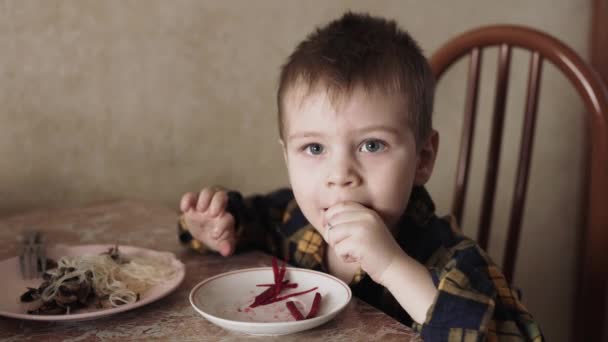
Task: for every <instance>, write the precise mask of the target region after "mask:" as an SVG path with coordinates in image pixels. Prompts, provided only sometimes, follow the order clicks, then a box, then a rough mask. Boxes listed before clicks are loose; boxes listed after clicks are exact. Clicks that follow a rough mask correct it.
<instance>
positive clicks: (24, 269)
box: [19, 231, 46, 279]
mask: <svg viewBox="0 0 608 342" xmlns="http://www.w3.org/2000/svg"><path fill="white" fill-rule="evenodd" d="M19 269H20V271H21V276H22V277H23V278H24V279H31V278H36V277H38V276H39V275H40V274H41V273H44V272H45V271H46V250H45V244H44V237H43V235H42V233H41V232H38V231H28V232H25V233H24V234H23V235H22V238H21V248H20V251H19Z"/></svg>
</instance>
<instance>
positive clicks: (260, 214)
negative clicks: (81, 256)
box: [178, 187, 544, 342]
mask: <svg viewBox="0 0 608 342" xmlns="http://www.w3.org/2000/svg"><path fill="white" fill-rule="evenodd" d="M229 198H230V200H229V207H228V210H229V211H230V212H231V213H232V214H233V215H234V216H235V219H236V222H237V236H238V244H237V251H239V250H245V249H248V248H256V249H261V250H264V251H266V252H267V253H270V254H272V255H275V256H277V257H279V258H282V259H285V260H287V261H289V262H290V263H291V264H292V265H294V266H297V267H303V268H308V269H315V270H319V271H325V272H327V267H326V265H325V253H326V250H327V245H326V243H325V241H324V240H323V237H322V236H321V235H320V234H319V233H318V232H317V231H316V229H315V228H314V227H313V226H311V225H310V223H309V222H308V221H307V220H306V218H305V217H304V215H303V214H302V212H301V211H300V210H299V207H298V206H297V204H296V202H295V200H294V198H293V193H292V192H291V190H289V189H282V190H279V191H276V192H274V193H271V194H269V195H265V196H252V197H248V198H243V197H242V196H241V195H240V194H238V193H236V192H231V193H229ZM178 233H179V239H180V241H181V242H182V243H183V244H186V245H188V246H189V247H190V248H192V249H195V250H197V251H201V252H207V251H208V250H207V249H206V248H205V247H204V246H203V245H202V244H201V243H200V242H198V241H197V240H196V239H193V238H192V236H191V235H190V234H189V233H188V230H187V229H186V228H185V222H184V221H183V219H181V218H180V221H179V222H178ZM395 239H396V241H397V242H398V243H399V244H400V245H401V247H402V248H403V249H404V251H405V252H406V253H408V255H410V256H411V257H413V258H415V259H416V260H418V261H419V262H420V263H422V264H424V265H425V266H426V267H427V268H428V270H429V272H430V273H431V276H432V277H433V280H434V282H435V285H436V286H437V289H438V295H437V297H436V299H435V302H434V303H433V305H432V306H431V308H430V309H429V311H428V313H427V318H426V321H425V322H424V323H422V324H417V323H415V322H413V321H412V320H411V318H410V317H409V315H408V314H407V312H405V310H403V308H401V306H400V305H399V303H398V302H397V301H396V300H395V299H394V298H393V296H392V295H391V294H390V292H389V291H387V290H386V289H385V288H383V287H382V286H380V285H378V284H376V283H374V282H373V281H372V280H371V278H370V277H369V276H367V275H366V274H365V272H363V271H362V270H359V271H358V272H357V273H356V274H355V276H354V277H353V279H352V281H351V283H350V286H351V288H352V289H353V293H354V294H355V295H356V296H358V297H359V298H361V299H362V300H364V301H366V302H368V303H370V304H371V305H373V306H375V307H377V308H378V309H380V310H382V311H384V312H386V313H387V314H389V315H391V316H393V317H394V318H395V319H398V320H400V321H401V322H403V323H404V324H407V325H411V326H412V327H414V328H415V329H416V330H418V331H419V332H420V334H421V336H422V337H423V339H424V340H427V341H448V342H452V341H454V342H455V341H458V342H460V341H535V342H537V341H543V340H544V339H543V336H542V333H541V331H540V328H539V326H538V324H537V323H536V322H535V321H534V319H533V317H532V316H531V315H530V314H529V313H528V311H527V310H526V308H525V307H524V306H523V305H522V303H521V301H520V299H519V297H518V295H517V292H516V291H515V290H514V289H512V288H511V287H510V286H509V284H508V283H507V281H506V280H505V278H504V276H503V275H502V273H501V272H500V270H499V269H498V268H497V267H496V266H495V265H494V263H493V262H492V261H491V260H490V258H489V257H488V256H487V254H486V253H485V252H484V251H483V250H481V249H480V248H479V246H477V244H476V243H475V242H474V241H472V240H470V239H468V238H466V237H464V236H463V235H462V234H461V233H460V229H459V228H458V227H457V226H456V225H455V221H454V220H453V219H451V218H450V217H445V218H439V217H437V216H436V215H435V207H434V204H433V202H432V200H431V198H430V196H429V195H428V193H427V192H426V190H425V189H424V188H422V187H415V188H414V189H413V190H412V195H411V198H410V201H409V203H408V207H407V209H406V212H405V213H404V214H403V217H402V219H401V221H400V223H399V229H398V230H397V233H396V236H395Z"/></svg>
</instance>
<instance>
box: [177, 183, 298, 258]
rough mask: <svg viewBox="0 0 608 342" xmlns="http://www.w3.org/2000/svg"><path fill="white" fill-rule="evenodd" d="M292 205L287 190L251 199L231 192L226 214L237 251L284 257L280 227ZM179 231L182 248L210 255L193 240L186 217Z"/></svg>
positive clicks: (198, 242)
mask: <svg viewBox="0 0 608 342" xmlns="http://www.w3.org/2000/svg"><path fill="white" fill-rule="evenodd" d="M293 202H294V200H293V192H292V191H291V190H290V189H286V188H285V189H280V190H277V191H275V192H272V193H270V194H266V195H252V196H249V197H243V196H242V195H241V194H240V193H239V192H236V191H229V192H228V206H227V211H228V212H229V213H230V214H232V215H233V217H234V219H235V229H236V235H237V246H236V250H237V251H241V250H245V249H258V250H263V251H266V252H268V253H271V254H274V255H280V254H283V253H282V251H280V249H281V246H282V244H281V241H282V240H283V239H284V237H283V236H282V234H281V229H280V224H281V223H282V222H283V221H284V220H285V217H286V213H287V211H288V210H290V208H291V207H292V206H293ZM177 230H178V238H179V241H180V242H181V243H182V244H183V245H186V246H188V247H189V248H191V249H193V250H196V251H198V252H201V253H205V252H209V249H208V248H207V247H206V246H205V245H203V243H201V242H200V241H198V240H197V239H195V238H194V237H192V235H191V234H190V232H189V231H188V229H187V227H186V222H185V220H184V216H183V215H182V216H180V218H179V220H178V223H177Z"/></svg>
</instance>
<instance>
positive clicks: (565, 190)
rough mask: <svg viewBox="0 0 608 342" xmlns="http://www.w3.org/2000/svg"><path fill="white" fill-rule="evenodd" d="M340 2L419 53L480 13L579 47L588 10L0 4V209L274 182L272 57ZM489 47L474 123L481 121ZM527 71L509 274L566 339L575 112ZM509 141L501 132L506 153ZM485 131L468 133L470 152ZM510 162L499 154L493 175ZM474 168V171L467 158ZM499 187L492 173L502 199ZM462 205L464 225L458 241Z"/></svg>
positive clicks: (548, 329) (448, 155) (444, 97)
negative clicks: (372, 17)
mask: <svg viewBox="0 0 608 342" xmlns="http://www.w3.org/2000/svg"><path fill="white" fill-rule="evenodd" d="M456 3H458V5H456ZM346 9H353V10H365V11H370V12H371V13H373V14H378V15H385V16H388V17H391V18H395V19H397V20H398V22H399V23H400V24H402V26H403V27H405V28H406V29H408V30H410V31H411V33H412V34H413V35H414V36H415V37H417V39H418V40H419V42H420V44H421V45H422V47H423V48H424V49H425V51H426V52H427V54H429V55H430V54H431V53H432V52H434V51H435V50H436V49H437V48H438V47H439V46H440V44H442V43H443V42H445V41H446V40H447V39H448V38H450V37H451V36H453V35H455V34H457V33H459V32H462V31H464V30H466V29H469V28H473V27H476V26H479V25H483V24H493V23H519V24H525V25H530V26H533V27H536V28H539V29H542V30H545V31H548V32H550V33H551V34H553V35H555V36H557V37H559V38H560V39H562V40H563V41H565V42H566V43H567V44H569V45H570V46H572V47H574V48H575V50H577V51H578V52H580V53H581V54H583V56H585V57H586V52H587V36H588V26H589V14H590V13H589V12H590V6H589V4H588V3H587V1H578V0H538V1H534V2H532V1H527V0H518V1H508V2H507V1H482V0H466V1H458V2H454V1H448V0H445V1H422V0H419V1H414V0H409V1H375V2H371V1H332V2H326V1H320V0H317V1H307V2H303V1H302V2H300V1H279V0H273V1H256V2H252V1H194V0H179V1H169V0H166V1H160V0H156V1H155V0H140V1H126V0H125V1H122V0H120V1H119V0H105V1H102V0H98V1H92V0H91V1H77V0H73V1H68V0H65V1H58V0H55V1H33V0H15V1H8V0H0V104H1V106H0V156H2V159H3V161H2V167H1V168H0V214H11V213H15V212H20V211H24V210H28V209H31V208H37V207H49V206H50V207H55V206H59V207H63V206H75V205H80V204H83V203H89V202H93V201H98V200H105V199H111V198H121V197H130V198H141V199H148V200H153V201H160V202H162V203H165V204H166V205H169V206H172V207H177V201H178V198H179V196H180V194H181V193H183V192H184V191H187V190H196V189H199V188H200V187H201V186H202V185H204V184H212V183H218V184H223V185H225V186H228V187H231V188H237V189H241V190H242V191H244V192H245V193H251V192H266V191H269V190H271V189H274V188H276V187H278V186H283V185H286V184H287V178H286V172H285V170H284V169H283V164H282V157H281V154H280V150H279V146H278V144H277V143H276V141H277V134H276V129H275V126H276V124H275V102H274V91H275V86H276V79H277V75H278V67H279V66H280V65H281V63H282V62H283V60H284V59H285V58H286V56H287V55H288V53H289V52H290V50H291V49H292V48H293V47H294V46H295V44H296V43H297V42H298V41H299V40H300V39H301V38H303V37H304V35H305V34H307V33H308V32H309V31H310V30H311V29H312V28H313V27H315V26H316V25H319V24H322V23H324V22H326V21H327V20H329V19H331V18H334V17H336V16H338V15H340V14H341V13H342V12H343V11H344V10H346ZM492 56H494V55H492V54H488V55H487V58H486V61H487V63H486V66H487V68H488V69H487V70H488V71H489V72H487V73H486V74H485V75H484V77H483V82H484V83H483V84H484V87H485V88H486V94H488V96H487V97H486V98H485V99H484V100H483V101H482V103H481V112H482V113H485V114H484V117H482V118H480V122H479V125H480V126H481V127H489V126H488V125H489V121H488V120H487V117H488V115H487V114H488V113H489V109H490V108H491V99H490V98H491V93H492V89H493V83H492V82H493V79H492V78H491V77H490V76H489V75H490V74H491V73H492V72H493V71H494V68H495V62H494V58H493V57H492ZM515 57H516V58H515V65H514V68H516V67H517V66H518V65H524V66H525V64H526V63H527V57H526V56H525V55H523V54H516V55H515ZM463 75H464V68H463V66H462V65H461V66H459V67H458V68H457V70H456V71H455V72H453V73H450V74H448V75H447V77H446V78H445V79H444V80H443V81H442V83H441V85H440V87H439V89H438V97H437V101H438V103H437V107H436V119H435V122H436V126H437V128H438V129H439V131H440V133H441V140H442V141H441V149H440V155H439V156H440V161H439V163H438V166H437V171H436V174H435V175H434V178H433V179H432V181H431V184H430V185H429V188H430V190H431V191H432V193H433V195H434V196H435V197H436V200H437V204H438V207H439V208H440V211H441V212H446V211H447V210H448V208H449V204H450V192H451V190H452V184H453V174H454V164H455V158H456V154H455V151H456V150H455V148H454V146H455V143H456V140H457V138H458V136H459V128H460V117H461V113H462V94H463V89H462V84H463V83H462V77H463ZM524 76H525V75H524V73H523V72H520V71H514V72H513V77H514V81H513V82H512V87H511V90H510V91H511V93H512V94H513V95H514V99H513V101H511V102H509V104H508V108H507V111H508V115H507V117H508V119H507V125H508V127H509V128H512V129H513V130H516V131H517V132H518V131H519V127H520V122H519V121H517V120H518V119H519V118H520V113H521V109H522V108H523V102H522V99H521V97H522V93H523V91H524V85H525V78H524ZM544 81H545V82H544V88H543V90H542V95H544V96H545V98H544V99H543V100H542V102H541V104H540V110H541V115H540V117H539V120H538V126H539V132H538V133H539V135H538V138H537V140H536V148H535V156H536V157H537V159H536V160H535V162H534V164H533V166H532V172H533V176H532V179H531V183H530V196H529V198H528V203H527V206H526V216H525V220H526V221H525V224H524V233H523V236H522V251H521V254H520V256H521V257H520V262H519V263H518V265H517V267H518V272H517V274H516V279H515V280H516V282H517V284H519V285H520V286H521V287H522V288H523V291H524V296H525V297H524V299H525V303H526V304H527V305H528V306H529V308H530V309H531V311H532V312H533V313H534V314H535V316H536V317H537V318H538V320H539V321H540V322H541V324H542V326H543V328H544V330H545V333H546V335H547V337H548V338H549V340H551V341H566V340H567V338H566V336H567V334H568V332H569V330H570V327H569V323H570V319H571V317H572V313H571V311H572V309H573V301H572V300H571V295H572V291H573V274H574V260H573V258H574V240H575V234H576V232H577V229H578V226H577V218H578V214H579V213H578V211H577V209H576V204H577V203H578V201H577V199H578V194H579V177H580V174H579V171H578V167H579V165H580V162H581V158H580V153H581V149H580V147H579V146H580V143H581V134H580V133H579V132H580V130H581V128H582V121H581V119H580V116H581V112H582V110H581V108H582V105H581V102H580V101H579V100H578V99H577V97H576V94H575V93H574V92H573V91H572V90H570V89H569V88H568V85H567V83H566V82H565V80H564V79H563V78H561V77H560V76H558V75H556V73H555V72H554V69H553V68H551V67H546V68H545V73H544ZM517 136H518V134H517V133H514V134H510V135H508V136H507V137H506V139H507V145H508V146H509V147H513V146H516V142H515V140H516V138H517ZM485 141H487V134H484V133H482V134H480V135H479V136H478V140H477V145H476V148H477V150H476V152H478V153H479V156H480V157H482V156H483V155H485V148H486V143H485ZM513 162H514V154H513V153H511V152H507V151H505V152H504V163H503V166H504V167H503V168H502V169H501V173H502V175H505V176H506V177H507V178H512V175H513V171H514V170H513ZM474 163H475V164H474V165H475V166H474V178H475V179H479V178H480V177H481V174H482V172H483V162H482V161H481V160H480V158H476V159H475V160H474ZM511 184H512V182H509V181H507V182H502V183H500V188H499V193H498V197H499V199H498V203H499V206H501V207H503V208H504V207H505V205H506V204H507V201H508V200H509V198H510V196H511V194H512V187H511ZM479 190H480V188H479V187H478V186H474V187H473V188H472V189H471V192H470V194H471V201H470V202H469V203H468V204H467V206H468V208H476V207H479ZM472 213H473V211H470V212H467V216H466V218H465V222H464V226H465V231H466V232H467V233H468V234H471V235H473V234H474V233H475V228H474V227H475V223H476V217H475V216H473V215H472ZM505 217H506V211H504V210H503V211H501V212H499V213H497V217H496V223H495V226H496V228H497V229H498V231H497V232H496V233H495V234H494V235H492V247H496V248H498V249H497V250H496V248H494V249H493V252H492V255H494V256H496V258H497V259H498V260H500V255H501V252H502V250H501V249H500V248H499V247H500V246H499V245H500V243H501V240H502V239H503V237H504V232H503V229H502V228H503V227H504V225H505ZM524 260H525V261H524Z"/></svg>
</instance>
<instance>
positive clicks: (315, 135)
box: [287, 125, 399, 140]
mask: <svg viewBox="0 0 608 342" xmlns="http://www.w3.org/2000/svg"><path fill="white" fill-rule="evenodd" d="M374 131H384V132H387V133H389V134H392V135H395V136H398V135H399V130H398V129H396V128H395V127H392V126H387V125H375V126H369V127H364V128H361V129H357V130H355V132H356V133H359V134H362V133H368V132H374ZM323 135H324V134H322V133H319V132H306V131H305V132H297V133H294V134H291V135H289V136H288V137H287V140H294V139H298V138H318V137H321V136H323Z"/></svg>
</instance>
